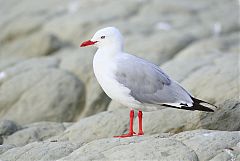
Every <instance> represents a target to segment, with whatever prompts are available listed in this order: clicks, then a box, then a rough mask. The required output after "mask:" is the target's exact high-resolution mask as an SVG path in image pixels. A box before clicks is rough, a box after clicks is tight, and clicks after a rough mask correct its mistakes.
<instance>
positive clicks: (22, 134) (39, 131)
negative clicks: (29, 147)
mask: <svg viewBox="0 0 240 161" xmlns="http://www.w3.org/2000/svg"><path fill="white" fill-rule="evenodd" d="M68 126H69V124H62V123H54V122H38V123H33V124H29V125H27V126H25V127H24V128H23V129H22V130H19V131H17V132H15V133H14V134H12V135H10V136H8V137H5V138H4V144H7V145H14V146H24V145H26V144H29V143H31V142H35V141H44V140H47V139H48V138H50V137H52V136H55V135H59V134H61V133H63V132H64V130H65V129H66V128H67V127H68Z"/></svg>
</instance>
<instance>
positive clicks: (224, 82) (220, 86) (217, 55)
mask: <svg viewBox="0 0 240 161" xmlns="http://www.w3.org/2000/svg"><path fill="white" fill-rule="evenodd" d="M238 41H239V38H238V37H237V36H236V34H231V35H228V36H223V37H221V38H218V39H216V38H213V39H208V40H203V41H200V42H197V43H195V44H193V45H192V46H190V47H189V48H186V49H185V50H184V51H182V52H181V53H179V54H178V55H177V57H175V58H174V59H172V60H171V61H169V62H167V63H165V64H164V65H163V66H162V68H163V69H164V70H165V71H166V73H168V74H169V75H170V76H171V77H172V78H173V79H175V80H177V81H179V82H181V84H182V85H183V86H184V87H185V88H186V89H187V90H189V91H190V92H191V93H192V94H193V95H194V96H196V97H199V98H201V99H203V100H206V101H209V102H211V103H223V101H224V100H226V99H232V98H237V96H238V95H239V90H238V81H237V80H238V79H237V78H238V71H237V68H236V66H237V64H238V63H237V60H238V54H237V51H238V50H239V46H238V45H237V44H236V42H238ZM183 62H188V63H183ZM176 66H177V68H176ZM199 87H201V88H199ZM213 89H214V90H213ZM223 91H224V95H222V92H223Z"/></svg>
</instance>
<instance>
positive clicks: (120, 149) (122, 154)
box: [60, 137, 198, 161]
mask: <svg viewBox="0 0 240 161" xmlns="http://www.w3.org/2000/svg"><path fill="white" fill-rule="evenodd" d="M99 147H101V148H99ZM83 154H84V155H83ZM118 159H123V160H149V159H150V160H163V161H165V160H176V159H178V160H186V161H188V160H189V161H190V160H191V161H197V160H198V158H197V155H196V154H195V153H194V151H192V150H191V149H189V148H188V147H187V146H185V145H184V144H182V143H181V142H178V141H176V140H172V139H168V138H154V137H133V138H127V139H118V138H111V139H100V140H96V141H93V142H91V143H89V144H86V145H84V146H82V147H80V148H79V149H77V150H75V151H74V152H73V153H71V154H70V155H69V156H67V157H64V158H62V159H60V161H64V160H79V161H80V160H118Z"/></svg>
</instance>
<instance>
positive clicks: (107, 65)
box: [80, 27, 216, 138]
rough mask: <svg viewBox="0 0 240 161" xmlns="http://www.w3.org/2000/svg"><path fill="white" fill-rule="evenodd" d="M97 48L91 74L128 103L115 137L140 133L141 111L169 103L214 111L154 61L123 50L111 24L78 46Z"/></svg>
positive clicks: (152, 109) (157, 108)
mask: <svg viewBox="0 0 240 161" xmlns="http://www.w3.org/2000/svg"><path fill="white" fill-rule="evenodd" d="M91 45H93V46H95V47H97V48H98V50H97V51H96V54H95V55H94V58H93V70H94V74H95V76H96V78H97V81H98V82H99V84H100V86H101V87H102V89H103V90H104V92H105V93H106V94H107V95H108V96H109V97H110V98H111V99H112V100H114V101H117V102H119V103H121V104H123V105H125V106H127V107H130V108H131V110H130V121H129V122H130V123H129V132H128V133H127V134H123V135H120V136H115V137H119V138H124V137H131V136H134V135H138V136H140V135H143V134H144V132H143V129H142V115H143V114H142V111H154V110H160V109H162V108H163V107H171V108H177V109H184V110H199V111H207V112H214V110H213V108H216V106H215V105H212V104H210V103H208V102H205V101H202V100H200V99H197V98H195V97H193V96H192V95H191V94H190V93H189V92H188V91H187V90H186V89H184V88H183V87H182V86H181V85H180V84H179V83H178V82H176V81H175V80H173V79H171V78H170V77H169V76H168V75H167V74H166V73H164V72H163V70H162V69H160V68H159V67H158V66H157V65H155V64H152V63H150V62H148V61H147V60H144V59H142V58H139V57H137V56H134V55H131V54H128V53H125V52H124V51H123V37H122V35H121V33H120V31H119V30H118V29H117V28H115V27H106V28H103V29H100V30H98V31H97V32H96V33H95V34H94V36H93V37H92V38H91V40H87V41H85V42H83V43H82V44H81V45H80V47H86V46H91ZM134 109H135V110H138V133H137V134H136V133H135V132H134V131H133V118H134Z"/></svg>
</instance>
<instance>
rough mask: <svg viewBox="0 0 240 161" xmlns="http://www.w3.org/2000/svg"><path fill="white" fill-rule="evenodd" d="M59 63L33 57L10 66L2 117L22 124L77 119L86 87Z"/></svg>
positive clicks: (0, 102)
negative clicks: (58, 67)
mask: <svg viewBox="0 0 240 161" xmlns="http://www.w3.org/2000/svg"><path fill="white" fill-rule="evenodd" d="M56 65H57V64H56V61H55V60H54V59H40V60H37V59H33V60H28V61H25V62H22V63H19V64H17V65H16V66H14V67H11V68H8V69H6V70H5V73H6V75H7V78H6V79H5V80H4V82H3V83H2V84H1V90H0V116H1V117H2V118H3V119H10V120H15V121H17V122H18V123H20V124H26V123H30V122H36V121H71V120H73V119H74V118H75V117H76V116H77V114H78V113H80V111H81V109H82V107H83V106H84V100H85V93H84V86H83V84H82V83H81V81H80V80H79V79H78V78H76V77H75V76H74V75H72V74H71V73H69V72H66V71H63V70H60V69H57V68H56V67H55V66H56ZM33 66H35V67H33ZM32 67H33V68H32ZM13 91H14V92H13ZM23 115H24V117H22V116H23Z"/></svg>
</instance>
